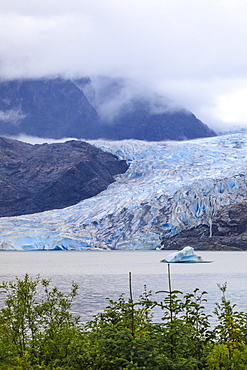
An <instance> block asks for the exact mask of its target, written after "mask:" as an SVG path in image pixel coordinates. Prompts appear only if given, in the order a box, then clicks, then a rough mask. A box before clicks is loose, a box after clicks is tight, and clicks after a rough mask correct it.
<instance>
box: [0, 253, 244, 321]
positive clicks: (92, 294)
mask: <svg viewBox="0 0 247 370" xmlns="http://www.w3.org/2000/svg"><path fill="white" fill-rule="evenodd" d="M168 253H170V252H165V251H102V252H101V251H87V252H75V251H71V252H70V251H42V252H37V251H36V252H4V251H3V252H1V253H0V281H1V282H2V281H3V280H13V279H14V278H15V277H16V276H17V277H19V278H21V277H23V276H24V275H25V274H26V273H28V274H29V275H31V276H33V277H35V276H37V275H38V274H40V276H41V277H42V278H51V279H52V284H54V285H56V286H57V287H58V288H59V289H60V290H61V291H63V292H69V289H70V286H71V282H72V281H74V282H76V283H77V284H78V285H79V295H78V297H76V300H75V302H74V304H73V312H74V313H76V314H80V316H81V319H82V321H88V320H90V319H91V318H92V317H93V315H95V314H97V313H98V312H99V311H102V310H103V309H104V307H105V306H106V305H107V300H106V297H109V298H110V299H117V298H118V297H119V295H120V294H121V293H125V294H126V297H129V281H128V277H129V272H131V274H132V290H133V295H134V299H137V298H138V296H139V295H140V294H142V292H143V290H144V285H146V287H147V290H152V292H153V293H154V295H155V299H159V297H160V299H161V298H162V295H156V294H155V292H156V291H159V290H167V289H168V279H167V264H166V263H160V260H162V259H163V258H165V257H166V255H167V254H168ZM198 254H199V255H200V256H201V257H202V258H203V259H204V260H212V261H213V262H212V263H205V264H171V265H170V267H171V278H172V288H173V289H178V290H181V291H183V292H184V293H185V292H192V291H193V290H194V289H195V288H199V289H200V290H206V291H207V292H208V295H207V299H208V302H207V304H206V310H207V312H209V313H211V312H212V310H213V308H214V305H215V302H216V301H220V298H221V293H220V291H219V288H218V286H217V284H221V285H222V284H224V283H225V282H227V286H228V288H227V297H228V298H229V299H230V300H231V301H232V302H233V303H236V304H237V309H238V310H242V311H246V312H247V252H232V251H231V252H230V251H229V252H200V253H198ZM2 300H3V298H2ZM156 316H157V317H156ZM155 318H156V319H157V320H159V319H160V318H159V314H158V313H157V314H155Z"/></svg>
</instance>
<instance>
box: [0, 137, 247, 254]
mask: <svg viewBox="0 0 247 370" xmlns="http://www.w3.org/2000/svg"><path fill="white" fill-rule="evenodd" d="M88 142H90V143H91V144H93V145H95V146H97V147H99V148H101V149H102V150H105V151H108V152H111V153H113V154H114V155H115V156H117V157H118V158H119V159H121V160H122V159H125V160H126V161H127V162H128V163H129V168H128V170H127V171H126V172H125V173H124V174H121V175H118V176H116V178H115V180H116V181H115V182H114V183H112V184H111V185H110V186H109V187H108V188H107V189H106V190H105V191H103V192H101V193H100V194H98V195H97V196H94V197H92V198H89V199H86V200H83V201H81V202H80V203H78V204H76V205H74V206H71V207H68V208H64V209H59V210H52V211H47V212H42V213H36V214H32V215H25V216H18V217H3V218H0V249H1V250H54V249H58V250H88V249H100V250H101V249H157V248H159V247H160V243H161V239H162V238H169V237H171V236H174V235H176V234H178V233H180V232H181V231H182V230H186V229H190V228H193V227H196V226H199V225H200V224H204V225H208V226H210V225H211V223H212V217H213V216H214V214H215V213H216V212H217V211H218V210H219V209H221V208H222V207H224V206H226V205H229V204H233V203H238V202H242V201H245V200H246V197H247V182H246V180H247V166H246V158H247V133H235V134H231V135H225V136H218V137H212V138H205V139H196V140H193V141H180V142H174V141H166V142H144V141H137V140H123V141H104V140H95V141H92V140H91V141H88Z"/></svg>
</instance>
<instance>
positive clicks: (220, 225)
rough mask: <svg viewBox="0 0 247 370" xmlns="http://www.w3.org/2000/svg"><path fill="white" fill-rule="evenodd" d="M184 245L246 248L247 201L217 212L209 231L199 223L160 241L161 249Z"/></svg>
mask: <svg viewBox="0 0 247 370" xmlns="http://www.w3.org/2000/svg"><path fill="white" fill-rule="evenodd" d="M186 245H190V246H191V247H193V248H196V249H202V250H203V249H205V250H224V249H227V250H231V249H244V250H247V202H243V203H237V204H231V205H229V206H225V207H224V208H222V209H221V210H220V211H219V212H217V213H216V215H215V216H214V218H213V222H212V229H211V231H210V228H209V227H208V226H206V225H200V226H198V227H196V228H193V229H190V230H185V231H182V232H181V233H179V234H177V235H176V236H173V237H171V238H169V239H163V241H162V249H181V248H183V247H184V246H186Z"/></svg>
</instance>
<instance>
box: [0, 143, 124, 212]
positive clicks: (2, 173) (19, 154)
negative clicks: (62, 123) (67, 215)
mask: <svg viewBox="0 0 247 370" xmlns="http://www.w3.org/2000/svg"><path fill="white" fill-rule="evenodd" d="M0 155H1V163H0V216H1V217H4V216H17V215H23V214H28V213H36V212H42V211H46V210H50V209H55V208H64V207H68V206H71V205H73V204H76V203H78V202H79V201H81V200H83V199H86V198H89V197H92V196H94V195H96V194H98V193H99V192H101V191H102V190H105V189H106V188H107V187H108V185H109V184H110V183H112V182H113V181H114V175H116V174H119V173H123V172H125V171H126V169H127V164H126V162H125V161H123V160H122V161H118V160H117V158H116V157H115V156H114V155H112V154H110V153H106V152H104V151H102V150H100V149H98V148H96V147H94V146H92V145H90V144H88V143H85V142H82V141H68V142H66V143H63V144H62V143H61V144H43V145H31V144H27V143H23V142H19V141H17V140H10V139H6V138H3V137H0Z"/></svg>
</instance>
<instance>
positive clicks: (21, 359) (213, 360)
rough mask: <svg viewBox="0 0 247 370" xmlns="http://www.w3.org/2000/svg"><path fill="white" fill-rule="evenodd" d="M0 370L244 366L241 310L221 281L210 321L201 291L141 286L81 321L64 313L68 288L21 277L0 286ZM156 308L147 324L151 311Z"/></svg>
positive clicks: (246, 347) (245, 333)
mask: <svg viewBox="0 0 247 370" xmlns="http://www.w3.org/2000/svg"><path fill="white" fill-rule="evenodd" d="M0 288H1V294H2V295H4V298H5V306H4V307H3V308H2V309H1V310H0V370H1V369H2V370H3V369H4V370H14V369H15V370H44V369H46V370H49V369H50V370H77V369H78V370H127V369H130V370H144V369H145V370H151V369H152V370H153V369H157V370H161V369H162V370H166V369H167V370H201V369H206V370H207V369H208V370H228V369H229V370H230V369H235V370H239V369H247V316H246V314H245V313H243V312H238V311H237V310H236V308H235V305H232V304H231V303H230V301H229V300H227V298H226V284H224V285H223V286H219V288H220V290H221V292H222V299H221V302H220V303H216V308H215V311H214V314H215V315H216V318H217V321H218V322H217V325H216V326H215V327H214V328H213V327H212V325H210V321H209V320H210V315H207V314H206V313H205V304H206V302H207V299H206V295H207V293H206V292H205V291H203V292H200V291H199V289H195V290H194V291H193V292H192V293H186V294H183V293H182V292H180V291H175V290H174V291H172V290H171V289H169V291H165V292H164V291H163V292H162V293H163V294H164V298H163V299H162V300H161V301H159V300H158V299H157V297H160V295H159V293H161V292H157V295H156V296H155V297H156V299H153V295H152V292H151V291H147V290H146V287H144V292H143V294H142V295H141V296H140V297H139V299H138V300H137V301H136V302H134V301H133V299H132V293H131V294H130V298H129V299H126V298H125V296H124V294H122V295H120V297H119V298H118V300H116V301H114V300H111V299H108V305H107V307H106V308H105V310H104V311H103V312H101V313H99V314H97V315H96V316H95V317H94V319H93V320H91V321H90V322H88V323H86V324H85V325H82V323H80V321H79V318H78V317H74V316H73V315H72V314H71V313H70V309H71V305H72V302H73V299H74V298H75V296H76V294H77V285H76V284H72V287H71V290H70V292H69V293H68V294H64V293H61V292H60V291H59V290H58V289H57V288H56V287H52V286H51V282H50V280H45V279H41V278H40V277H39V276H38V277H36V278H35V279H32V278H31V277H30V276H28V275H26V276H25V277H24V278H23V279H22V280H21V279H18V278H16V280H15V281H13V282H4V283H2V285H1V287H0ZM154 308H155V309H156V310H157V309H160V310H161V311H162V320H161V322H160V323H156V322H153V309H154Z"/></svg>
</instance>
